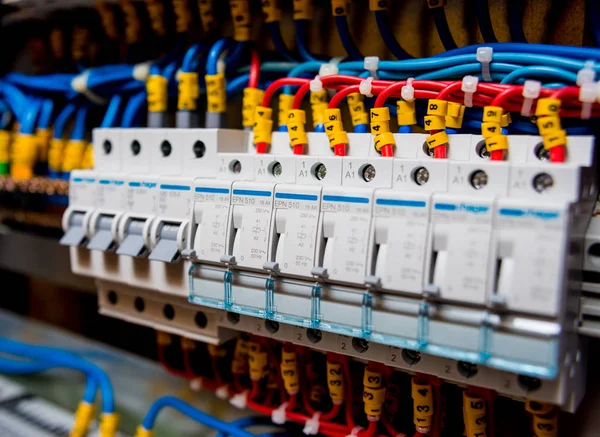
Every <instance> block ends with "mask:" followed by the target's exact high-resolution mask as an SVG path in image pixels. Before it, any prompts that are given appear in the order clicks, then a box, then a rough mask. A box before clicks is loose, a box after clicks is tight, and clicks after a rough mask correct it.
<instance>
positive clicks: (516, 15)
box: [508, 0, 527, 43]
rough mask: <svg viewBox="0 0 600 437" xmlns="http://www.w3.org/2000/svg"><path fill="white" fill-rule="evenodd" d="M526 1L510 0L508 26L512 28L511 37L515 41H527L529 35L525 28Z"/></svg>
mask: <svg viewBox="0 0 600 437" xmlns="http://www.w3.org/2000/svg"><path fill="white" fill-rule="evenodd" d="M524 9H525V2H524V1H522V0H511V1H509V2H508V28H509V29H510V38H511V39H512V40H513V42H525V43H526V42H527V37H526V36H525V32H524V30H523V13H524Z"/></svg>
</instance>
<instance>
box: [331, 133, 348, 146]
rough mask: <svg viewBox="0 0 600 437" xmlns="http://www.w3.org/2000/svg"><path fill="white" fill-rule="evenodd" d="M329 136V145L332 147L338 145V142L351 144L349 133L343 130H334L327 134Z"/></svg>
mask: <svg viewBox="0 0 600 437" xmlns="http://www.w3.org/2000/svg"><path fill="white" fill-rule="evenodd" d="M327 138H328V139H329V145H330V146H331V147H333V146H336V145H338V144H349V143H350V141H349V140H348V133H346V132H345V131H343V130H338V131H334V132H332V133H328V134H327Z"/></svg>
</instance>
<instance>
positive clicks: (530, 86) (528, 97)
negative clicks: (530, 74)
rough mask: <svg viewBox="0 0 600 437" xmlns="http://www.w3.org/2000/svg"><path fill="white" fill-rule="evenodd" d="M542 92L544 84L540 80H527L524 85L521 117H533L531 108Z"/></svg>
mask: <svg viewBox="0 0 600 437" xmlns="http://www.w3.org/2000/svg"><path fill="white" fill-rule="evenodd" d="M541 90H542V82H540V81H538V80H526V81H525V84H524V85H523V92H522V95H523V106H521V115H522V116H523V117H529V116H530V115H531V108H532V106H533V101H534V100H535V99H537V98H539V97H540V91H541Z"/></svg>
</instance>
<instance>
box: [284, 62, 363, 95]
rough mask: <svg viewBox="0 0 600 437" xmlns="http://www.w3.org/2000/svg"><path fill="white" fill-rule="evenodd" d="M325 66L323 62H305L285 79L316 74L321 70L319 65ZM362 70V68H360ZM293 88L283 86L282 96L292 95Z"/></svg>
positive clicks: (293, 69)
mask: <svg viewBox="0 0 600 437" xmlns="http://www.w3.org/2000/svg"><path fill="white" fill-rule="evenodd" d="M323 64H326V62H325V61H317V60H314V61H307V62H303V63H302V64H298V65H297V66H296V67H294V68H292V70H291V71H290V72H289V73H288V75H287V77H302V76H303V75H304V74H308V73H316V72H318V71H319V69H320V68H321V65H323ZM361 68H362V67H361ZM292 90H293V87H291V86H285V87H283V92H284V94H292V93H293V91H292Z"/></svg>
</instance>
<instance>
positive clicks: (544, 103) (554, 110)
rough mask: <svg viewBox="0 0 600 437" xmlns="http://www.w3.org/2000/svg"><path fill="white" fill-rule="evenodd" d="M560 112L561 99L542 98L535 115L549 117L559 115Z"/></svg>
mask: <svg viewBox="0 0 600 437" xmlns="http://www.w3.org/2000/svg"><path fill="white" fill-rule="evenodd" d="M559 111H560V99H552V98H549V97H548V98H542V99H539V100H538V102H537V106H536V107H535V115H537V116H538V117H544V116H549V115H558V112H559Z"/></svg>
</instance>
